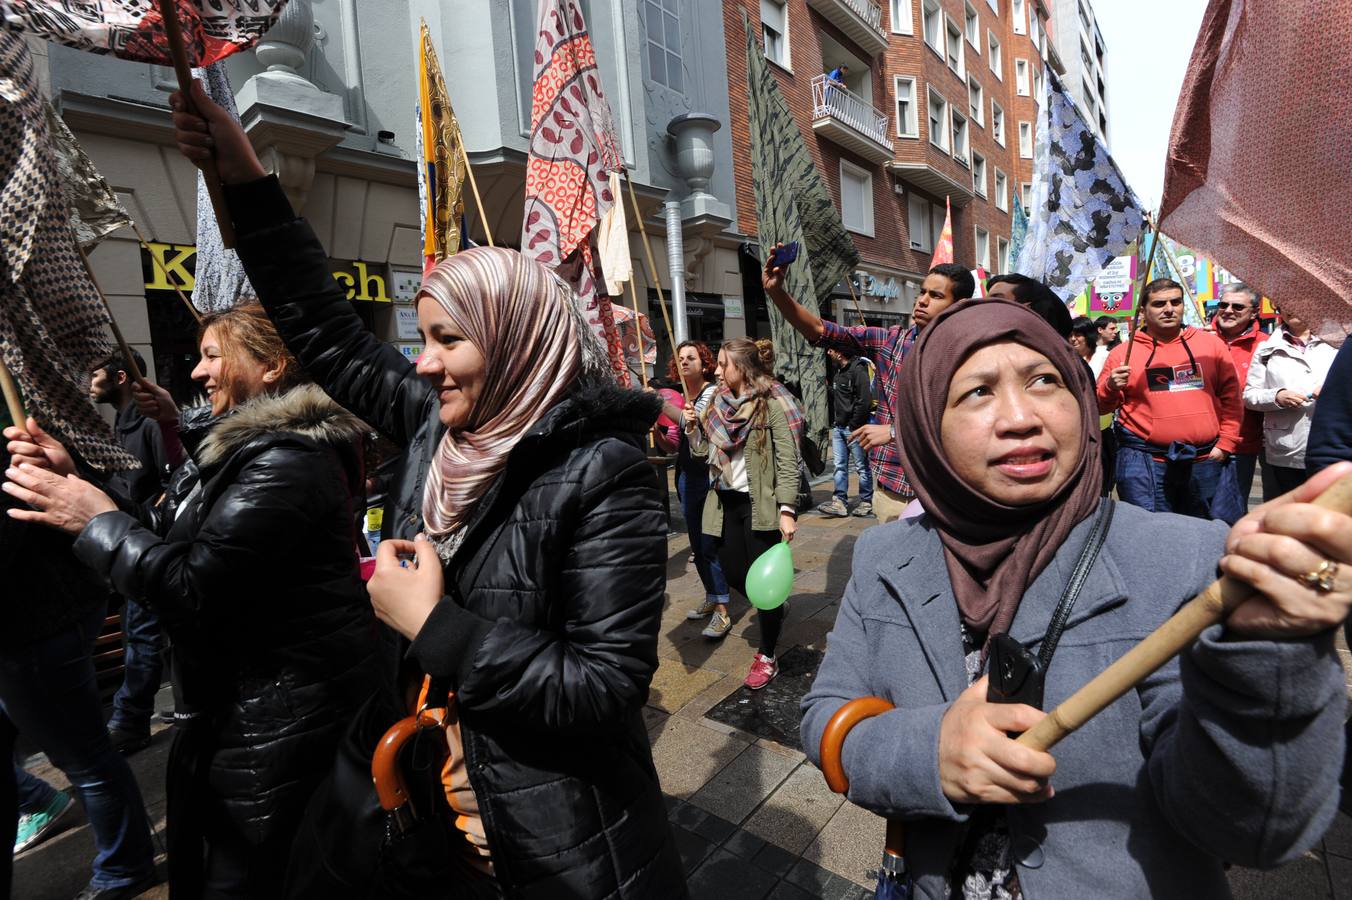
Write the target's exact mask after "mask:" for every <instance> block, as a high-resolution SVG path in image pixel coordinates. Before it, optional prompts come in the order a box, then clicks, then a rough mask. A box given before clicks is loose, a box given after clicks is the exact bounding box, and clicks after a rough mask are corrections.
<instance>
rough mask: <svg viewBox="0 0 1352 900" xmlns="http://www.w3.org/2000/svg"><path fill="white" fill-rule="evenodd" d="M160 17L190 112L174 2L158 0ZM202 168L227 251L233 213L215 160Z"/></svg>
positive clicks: (185, 61)
mask: <svg viewBox="0 0 1352 900" xmlns="http://www.w3.org/2000/svg"><path fill="white" fill-rule="evenodd" d="M158 5H159V8H160V18H161V19H162V20H163V21H164V36H165V38H166V39H168V41H169V55H170V58H171V59H173V61H174V75H175V76H176V77H177V78H178V90H179V93H180V94H182V95H183V103H184V105H185V106H186V108H187V109H190V110H191V109H193V105H192V67H191V66H190V65H188V51H187V48H185V47H184V45H183V29H182V28H181V27H180V25H179V22H178V11H177V9H176V8H175V5H174V0H158ZM198 165H199V166H200V167H201V169H202V180H203V181H204V182H205V183H206V186H207V194H208V195H209V196H210V197H211V208H212V209H213V210H214V211H215V213H216V226H217V228H219V229H220V232H221V244H222V246H224V247H226V248H227V249H232V248H233V247H234V246H235V223H234V222H233V221H232V220H231V219H230V211H229V210H228V209H227V208H226V205H225V191H224V189H223V187H222V185H221V176H220V174H219V173H218V172H217V171H216V161H215V160H207V161H205V162H201V163H198Z"/></svg>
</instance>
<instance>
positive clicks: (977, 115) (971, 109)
mask: <svg viewBox="0 0 1352 900" xmlns="http://www.w3.org/2000/svg"><path fill="white" fill-rule="evenodd" d="M967 112H968V113H969V114H970V115H971V117H972V121H974V122H976V124H978V125H985V124H986V92H985V90H983V89H982V87H981V82H979V81H977V80H976V77H975V76H973V75H968V76H967Z"/></svg>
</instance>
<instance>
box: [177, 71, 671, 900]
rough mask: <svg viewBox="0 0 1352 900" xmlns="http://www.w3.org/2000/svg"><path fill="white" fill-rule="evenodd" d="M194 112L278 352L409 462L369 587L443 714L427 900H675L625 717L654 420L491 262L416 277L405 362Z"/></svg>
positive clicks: (243, 157)
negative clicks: (438, 853) (437, 872)
mask: <svg viewBox="0 0 1352 900" xmlns="http://www.w3.org/2000/svg"><path fill="white" fill-rule="evenodd" d="M192 101H193V105H194V107H195V108H196V110H197V113H189V112H185V111H184V106H185V104H184V103H183V101H182V98H181V97H179V96H178V95H175V96H174V97H173V98H172V100H171V102H172V103H173V104H174V108H175V109H176V110H177V112H176V114H175V116H174V125H175V128H176V134H175V137H176V139H177V141H178V144H179V148H180V150H181V151H182V152H183V153H184V155H185V156H187V157H188V158H189V159H191V160H193V161H194V162H196V163H199V164H200V163H201V162H203V161H205V160H208V159H214V161H215V163H216V167H217V171H218V173H219V175H220V177H221V180H222V182H223V183H224V185H225V195H226V201H227V203H228V205H229V209H230V213H231V218H232V219H233V221H234V225H235V231H236V235H237V239H238V248H237V249H238V252H239V256H240V259H241V260H242V261H243V263H244V267H245V269H246V271H247V272H248V275H249V280H250V282H251V283H252V284H253V286H254V288H255V290H256V291H257V292H258V295H259V299H260V300H261V301H262V302H263V305H264V307H265V308H266V309H267V310H268V314H269V315H270V316H271V317H272V319H273V321H274V322H276V323H277V327H278V331H279V332H281V334H282V337H283V339H284V340H285V341H286V342H287V346H288V347H289V348H290V349H291V351H292V352H293V353H294V354H295V355H296V358H297V359H298V360H299V361H300V364H301V367H302V368H304V369H305V370H306V372H307V373H309V374H310V375H311V376H312V377H314V378H315V380H316V381H318V382H319V384H320V385H321V386H322V387H323V388H324V390H325V391H326V392H327V393H328V394H329V395H330V396H332V397H333V398H334V399H335V400H336V401H337V402H338V403H340V404H342V405H343V406H344V407H346V408H347V409H350V410H352V411H353V412H354V413H355V414H357V415H359V416H361V418H362V419H363V420H364V421H365V422H367V423H368V424H369V425H371V426H372V427H373V428H375V429H376V430H377V431H379V432H380V433H381V434H382V435H384V436H385V437H386V438H388V439H389V440H390V441H391V442H392V443H394V444H395V445H397V446H399V447H400V448H402V449H403V450H404V453H405V465H404V466H403V468H402V470H400V471H399V472H397V473H396V474H395V475H394V477H393V479H392V484H391V486H390V491H389V496H390V500H389V503H388V505H387V509H386V512H385V528H384V540H382V541H381V543H380V547H379V549H378V551H377V556H376V569H375V574H374V576H373V577H372V578H371V580H370V582H369V583H368V585H367V589H368V593H369V594H370V597H371V603H372V605H373V606H374V608H375V611H376V614H377V616H379V618H380V619H381V620H382V621H383V622H385V623H386V624H387V625H389V626H390V627H391V628H392V629H393V630H394V631H395V632H396V633H397V634H398V636H399V643H400V649H405V648H406V650H407V652H406V653H405V654H403V659H402V665H401V669H402V672H401V675H402V676H403V681H404V685H405V687H407V688H408V689H409V690H410V704H411V703H412V697H413V696H414V695H415V693H416V690H417V689H418V688H419V687H420V686H424V685H428V684H429V679H431V680H432V681H433V682H435V683H438V684H445V685H449V688H450V691H451V692H452V695H453V701H452V703H451V704H450V707H449V709H448V714H447V718H446V724H447V727H446V736H447V739H448V743H449V745H450V751H451V752H450V754H449V757H448V758H447V760H446V763H445V766H444V767H443V769H442V773H441V775H442V778H441V781H442V785H443V787H444V791H443V792H442V793H443V795H444V797H445V800H446V805H445V806H444V807H442V818H443V821H444V823H445V825H446V827H447V828H448V829H451V833H452V843H453V844H454V846H455V848H456V849H457V850H458V852H457V853H455V854H454V857H455V858H454V859H453V860H451V861H450V862H451V863H453V865H454V870H455V872H454V876H453V877H450V878H447V879H446V886H445V893H444V896H447V897H452V896H453V897H470V896H473V897H494V896H506V897H512V898H550V900H552V898H555V897H564V896H566V897H576V898H588V897H596V898H601V897H606V898H613V900H629V898H634V900H638V898H643V900H647V898H650V897H651V898H668V897H684V896H686V889H685V884H684V879H683V877H682V868H681V861H680V856H679V855H678V853H677V851H676V846H675V842H674V840H673V838H672V834H671V829H670V826H669V825H668V823H667V816H666V807H665V805H664V804H663V801H662V793H661V788H660V786H659V784H658V779H657V772H656V769H655V767H654V765H653V761H652V750H651V747H650V745H649V742H648V734H647V730H646V728H645V727H644V723H643V718H642V709H643V705H644V703H645V702H646V701H647V698H648V687H649V684H650V683H651V681H652V676H653V672H654V671H655V670H656V668H657V633H658V628H659V626H660V620H661V614H662V604H663V590H664V588H665V574H666V560H667V542H666V530H667V526H666V517H665V514H664V511H663V509H662V504H661V500H660V497H659V494H658V485H657V480H656V478H655V477H654V475H653V471H652V468H651V466H650V465H649V464H648V461H647V457H646V454H645V446H646V434H647V432H648V429H649V428H650V427H651V426H652V424H653V422H654V421H655V420H656V419H657V414H658V410H659V401H658V400H657V398H656V397H653V396H651V395H648V394H645V393H643V392H640V391H625V390H623V389H621V388H620V387H618V385H616V384H615V382H614V379H613V377H612V376H611V375H610V374H609V368H608V366H607V363H606V359H605V351H604V348H602V346H601V344H600V342H599V341H598V340H597V339H596V338H595V337H594V336H593V335H592V332H591V330H590V328H589V326H588V325H587V323H586V322H585V321H584V320H583V317H582V313H581V311H580V310H579V309H578V306H577V298H576V296H575V295H574V294H573V292H572V291H571V290H570V289H569V288H568V286H567V285H566V284H565V283H564V282H563V281H562V279H560V278H559V277H558V276H557V275H556V274H555V273H554V272H553V271H552V270H550V269H548V268H546V267H545V266H543V265H541V264H540V263H538V262H535V261H533V260H529V259H526V258H525V257H523V256H522V255H521V254H520V253H518V252H516V251H514V250H508V249H503V248H496V249H495V248H491V247H478V248H474V249H470V250H465V251H461V252H459V253H457V254H455V255H454V256H452V257H449V258H447V259H445V260H443V261H441V262H439V263H438V264H436V265H435V266H434V267H433V268H432V269H431V270H430V271H429V272H427V274H426V275H425V277H424V279H423V284H422V286H421V288H420V289H419V291H418V294H417V296H416V297H415V300H414V302H415V303H416V305H417V313H418V326H419V330H420V332H421V334H422V336H423V338H424V341H425V343H426V348H425V349H424V351H423V353H422V354H421V356H420V357H419V358H418V362H417V364H416V366H414V365H411V364H410V363H409V362H408V360H407V359H405V358H404V356H403V354H401V353H400V352H399V351H398V350H396V349H395V348H394V347H392V346H390V345H389V344H386V343H384V342H382V341H380V340H378V339H377V338H376V337H375V336H374V335H373V334H371V333H370V332H369V331H368V330H367V329H366V328H365V327H364V326H363V324H362V322H361V320H360V318H359V317H358V316H357V314H356V312H355V311H354V310H353V308H352V305H351V304H350V303H349V302H348V301H347V299H346V297H345V295H344V292H343V289H342V288H341V287H340V286H339V285H338V284H337V283H336V282H335V281H334V280H333V277H332V276H331V275H330V274H329V265H328V260H327V254H326V253H325V251H324V248H323V247H322V246H321V245H320V243H319V240H318V239H317V237H316V236H315V234H314V231H313V229H311V227H310V225H309V224H308V223H307V222H306V221H305V220H304V219H300V218H298V217H297V216H296V214H295V213H294V212H293V211H292V209H291V207H290V204H289V203H288V201H287V199H286V195H285V194H284V193H283V192H282V190H281V186H280V184H279V183H278V181H277V179H276V178H275V177H273V176H269V175H267V174H266V172H265V171H264V170H263V167H262V166H261V164H260V163H259V162H258V158H257V156H256V155H255V154H254V151H253V148H252V146H251V145H250V144H249V140H248V138H247V137H246V136H245V135H244V133H243V130H242V129H241V127H240V126H239V124H238V123H237V122H235V121H233V120H232V119H231V118H230V117H229V116H228V115H227V114H226V113H224V112H223V111H222V110H221V109H220V108H219V107H217V106H216V105H215V104H213V103H211V101H210V100H209V99H208V98H207V97H206V96H205V94H204V93H203V92H202V91H201V90H200V87H198V86H194V88H193V97H192ZM198 113H200V115H199V114H198ZM401 557H402V559H401ZM401 563H406V564H407V565H403V564H401ZM408 642H411V643H408ZM429 699H433V700H435V699H439V698H429ZM411 708H412V707H411V705H410V707H409V711H411ZM312 813H313V810H312ZM297 868H298V867H297V866H296V865H294V864H293V867H292V875H293V876H297V874H298V873H297ZM308 874H309V873H306V872H300V873H299V875H298V877H300V878H302V879H303V878H305V877H306V876H307V875H308Z"/></svg>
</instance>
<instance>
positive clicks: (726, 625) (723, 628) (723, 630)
mask: <svg viewBox="0 0 1352 900" xmlns="http://www.w3.org/2000/svg"><path fill="white" fill-rule="evenodd" d="M731 628H732V619H730V618H729V617H728V614H727V613H722V612H717V611H715V612H714V614H713V616H711V617H710V619H709V624H708V625H707V626H705V629H704V630H703V631H702V632H700V634H702V635H704V637H707V638H723V637H727V635H728V631H729V630H730V629H731Z"/></svg>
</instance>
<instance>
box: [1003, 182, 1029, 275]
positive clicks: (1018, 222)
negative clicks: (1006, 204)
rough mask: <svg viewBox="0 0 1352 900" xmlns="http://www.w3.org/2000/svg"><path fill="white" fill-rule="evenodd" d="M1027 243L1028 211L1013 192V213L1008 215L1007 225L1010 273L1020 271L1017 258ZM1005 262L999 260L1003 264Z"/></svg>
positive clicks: (1017, 194)
mask: <svg viewBox="0 0 1352 900" xmlns="http://www.w3.org/2000/svg"><path fill="white" fill-rule="evenodd" d="M1027 241H1028V211H1027V210H1026V209H1024V207H1023V202H1022V201H1021V200H1020V199H1019V191H1018V189H1017V188H1016V189H1015V190H1014V212H1013V213H1011V214H1010V224H1009V260H1008V265H1009V266H1010V271H1014V272H1018V271H1022V270H1021V269H1019V268H1018V262H1019V256H1020V254H1022V253H1023V245H1024V244H1025V243H1026V242H1027ZM1004 262H1005V260H1001V263H1004Z"/></svg>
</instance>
